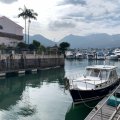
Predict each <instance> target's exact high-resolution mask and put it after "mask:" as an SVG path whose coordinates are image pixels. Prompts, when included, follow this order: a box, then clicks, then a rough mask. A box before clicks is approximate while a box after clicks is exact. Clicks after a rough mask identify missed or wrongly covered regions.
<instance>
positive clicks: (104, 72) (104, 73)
mask: <svg viewBox="0 0 120 120" xmlns="http://www.w3.org/2000/svg"><path fill="white" fill-rule="evenodd" d="M108 73H109V71H107V70H101V71H100V75H99V77H100V79H101V80H102V79H104V80H106V79H107V77H108Z"/></svg>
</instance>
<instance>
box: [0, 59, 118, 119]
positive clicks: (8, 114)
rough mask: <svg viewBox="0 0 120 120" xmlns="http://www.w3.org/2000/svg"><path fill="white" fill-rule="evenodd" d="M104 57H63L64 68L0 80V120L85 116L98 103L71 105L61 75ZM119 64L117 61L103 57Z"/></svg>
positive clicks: (76, 73) (72, 74)
mask: <svg viewBox="0 0 120 120" xmlns="http://www.w3.org/2000/svg"><path fill="white" fill-rule="evenodd" d="M104 63H105V62H104V61H100V60H99V61H96V60H92V61H88V60H66V61H65V66H64V68H53V69H46V70H42V71H39V72H38V73H37V74H29V75H23V76H16V77H8V78H5V79H2V78H1V80H0V120H84V118H85V117H86V116H87V114H88V113H89V112H90V111H91V110H92V108H93V107H94V106H95V105H96V104H97V102H99V101H96V102H91V103H90V104H86V103H83V104H79V105H74V104H73V103H72V98H71V96H70V94H69V91H68V90H65V87H64V83H65V82H64V80H63V78H64V77H68V78H71V79H73V78H75V77H77V76H80V75H82V74H83V73H84V69H85V67H86V66H88V65H93V64H104ZM106 64H111V65H116V66H118V73H120V61H106Z"/></svg>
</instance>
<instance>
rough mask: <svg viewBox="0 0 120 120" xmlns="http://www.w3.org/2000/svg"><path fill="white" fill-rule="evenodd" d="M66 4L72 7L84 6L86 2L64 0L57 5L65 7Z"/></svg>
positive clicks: (83, 0) (81, 0)
mask: <svg viewBox="0 0 120 120" xmlns="http://www.w3.org/2000/svg"><path fill="white" fill-rule="evenodd" d="M66 4H73V5H77V4H80V5H85V4H86V2H85V0H64V1H62V2H61V3H60V4H59V5H66Z"/></svg>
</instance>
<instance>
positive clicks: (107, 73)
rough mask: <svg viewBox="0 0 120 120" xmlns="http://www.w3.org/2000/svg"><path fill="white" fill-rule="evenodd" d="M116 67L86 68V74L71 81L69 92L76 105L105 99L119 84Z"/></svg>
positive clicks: (99, 66) (94, 66)
mask: <svg viewBox="0 0 120 120" xmlns="http://www.w3.org/2000/svg"><path fill="white" fill-rule="evenodd" d="M116 68H117V67H116V66H111V65H93V66H88V67H86V74H85V75H83V76H81V77H78V78H76V79H74V80H69V84H70V87H69V91H70V94H71V96H72V99H73V101H74V103H82V102H89V101H93V100H97V99H101V98H103V97H104V96H105V95H106V94H108V93H109V91H111V90H113V89H114V88H115V86H117V85H118V84H119V78H118V75H117V72H116Z"/></svg>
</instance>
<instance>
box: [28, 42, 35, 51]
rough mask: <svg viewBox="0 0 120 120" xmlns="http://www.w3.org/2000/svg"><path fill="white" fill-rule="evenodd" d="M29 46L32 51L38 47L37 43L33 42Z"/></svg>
mask: <svg viewBox="0 0 120 120" xmlns="http://www.w3.org/2000/svg"><path fill="white" fill-rule="evenodd" d="M28 48H29V50H30V51H33V50H35V49H36V47H35V45H33V44H29V46H28Z"/></svg>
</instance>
